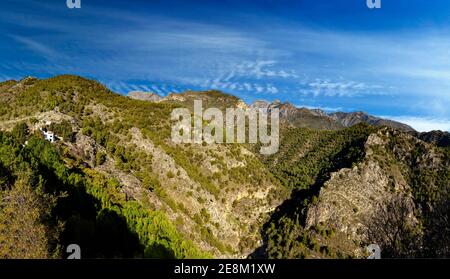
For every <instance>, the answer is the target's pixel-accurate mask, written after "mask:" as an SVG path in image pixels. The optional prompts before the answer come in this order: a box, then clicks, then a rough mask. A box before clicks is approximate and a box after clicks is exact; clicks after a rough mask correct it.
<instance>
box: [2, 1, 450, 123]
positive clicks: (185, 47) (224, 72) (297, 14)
mask: <svg viewBox="0 0 450 279" xmlns="http://www.w3.org/2000/svg"><path fill="white" fill-rule="evenodd" d="M81 4H82V8H81V9H68V8H67V7H66V0H47V1H33V0H28V1H25V0H2V3H1V5H2V8H1V9H0V61H1V63H0V80H6V79H20V78H21V77H23V76H29V75H32V76H37V77H41V78H44V77H49V76H53V75H57V74H65V73H69V74H77V75H82V76H85V77H88V78H93V79H96V80H98V81H100V82H102V83H104V84H105V85H107V86H108V87H109V88H111V89H112V90H114V91H116V92H119V93H123V94H124V93H127V92H128V91H132V90H141V91H152V92H156V93H158V94H161V95H166V94H168V93H169V92H181V91H184V90H187V89H192V90H204V89H219V90H222V91H224V92H228V93H232V94H234V95H237V96H239V97H241V98H243V99H244V100H245V101H246V102H252V101H254V100H257V99H265V100H269V101H270V100H275V99H280V100H282V101H289V102H291V103H293V104H295V105H298V106H305V107H311V108H313V107H314V108H316V107H319V108H322V109H325V110H327V111H329V112H332V111H338V110H339V111H360V110H362V111H366V112H369V113H371V114H373V115H377V116H384V117H390V118H393V119H396V120H400V121H403V122H406V123H408V124H410V125H412V126H413V127H414V128H416V129H418V130H421V131H424V130H433V129H441V130H447V131H449V130H450V109H449V106H450V2H448V1H447V0H434V1H425V0H382V8H381V9H374V10H370V9H368V8H367V6H366V0H334V1H330V0H295V1H282V0H261V1H257V0H251V1H250V0H240V1H231V0H221V1H212V0H210V1H189V0H183V1H172V0H158V1H156V0H147V1H144V0H134V1H116V0H115V1H111V0H110V1H106V0H81Z"/></svg>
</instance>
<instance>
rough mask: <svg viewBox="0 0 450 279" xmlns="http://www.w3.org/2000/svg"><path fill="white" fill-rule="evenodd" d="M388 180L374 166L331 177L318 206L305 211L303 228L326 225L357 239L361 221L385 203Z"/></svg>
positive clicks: (323, 189)
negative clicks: (304, 225)
mask: <svg viewBox="0 0 450 279" xmlns="http://www.w3.org/2000/svg"><path fill="white" fill-rule="evenodd" d="M388 182H389V178H388V176H387V175H386V173H385V172H384V171H383V170H382V169H381V167H380V166H379V165H378V164H377V163H375V162H365V163H362V164H360V165H358V166H355V167H354V168H352V169H342V170H340V171H339V172H337V173H333V174H332V177H331V179H330V180H329V181H327V182H326V183H325V185H324V186H323V187H322V189H321V191H320V195H319V199H318V203H317V204H315V205H313V206H311V208H309V210H308V214H307V219H306V228H307V229H308V228H310V227H311V226H313V225H318V224H321V223H322V224H327V225H329V226H332V227H334V228H336V229H337V230H339V231H341V232H343V233H345V234H348V235H350V236H351V237H352V238H353V239H356V238H358V233H357V232H358V229H360V228H361V227H362V226H363V222H364V221H365V220H364V219H365V218H366V217H367V216H369V215H370V214H372V213H373V212H374V211H375V210H377V208H378V207H379V206H380V205H382V204H383V203H384V201H386V200H388V198H389V197H390V196H391V195H392V193H390V192H389V190H388Z"/></svg>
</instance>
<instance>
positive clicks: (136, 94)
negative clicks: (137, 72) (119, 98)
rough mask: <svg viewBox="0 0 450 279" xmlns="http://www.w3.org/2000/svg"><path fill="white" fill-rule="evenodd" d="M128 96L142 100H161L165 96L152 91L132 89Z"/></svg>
mask: <svg viewBox="0 0 450 279" xmlns="http://www.w3.org/2000/svg"><path fill="white" fill-rule="evenodd" d="M128 97H130V98H132V99H136V100H141V101H149V102H159V101H161V100H162V99H163V98H162V97H161V96H159V95H158V94H155V93H151V92H141V91H132V92H130V93H128Z"/></svg>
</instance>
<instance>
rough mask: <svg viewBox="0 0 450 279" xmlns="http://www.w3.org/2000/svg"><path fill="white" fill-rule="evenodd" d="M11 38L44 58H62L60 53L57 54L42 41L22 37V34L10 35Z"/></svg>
mask: <svg viewBox="0 0 450 279" xmlns="http://www.w3.org/2000/svg"><path fill="white" fill-rule="evenodd" d="M10 37H11V38H13V39H14V40H16V41H18V42H20V43H21V44H23V45H24V46H25V47H27V48H28V49H29V50H31V51H34V52H36V53H38V54H40V55H42V56H43V57H44V58H46V59H48V60H53V59H56V58H59V59H60V58H62V55H61V54H59V53H58V52H57V51H56V50H54V49H52V48H51V47H49V46H47V45H45V44H44V43H41V42H39V41H37V40H34V39H31V38H28V37H23V36H17V35H10Z"/></svg>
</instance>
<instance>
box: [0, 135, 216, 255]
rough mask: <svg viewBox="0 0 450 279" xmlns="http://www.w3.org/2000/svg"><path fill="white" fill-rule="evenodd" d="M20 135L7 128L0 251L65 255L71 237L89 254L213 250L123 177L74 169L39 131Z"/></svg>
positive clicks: (1, 157) (0, 145)
mask: <svg viewBox="0 0 450 279" xmlns="http://www.w3.org/2000/svg"><path fill="white" fill-rule="evenodd" d="M19 136H20V134H19ZM18 140H20V137H19V138H15V137H14V136H13V135H11V134H7V133H0V166H1V168H0V169H1V172H0V174H1V177H0V181H1V184H0V188H1V195H0V197H1V200H2V203H1V206H0V231H1V234H0V235H1V237H0V257H2V258H47V257H61V256H62V255H63V249H64V247H66V246H67V245H68V244H70V243H77V244H79V245H80V246H81V247H82V251H83V257H86V258H89V257H154V258H200V257H208V254H206V253H202V252H199V250H198V249H197V248H196V247H195V245H194V244H193V243H192V242H191V241H189V240H185V239H183V237H182V236H181V235H180V233H178V232H177V230H176V229H175V226H174V225H172V224H171V222H170V221H169V220H167V218H166V217H165V216H164V214H162V213H161V212H158V211H149V210H148V209H145V208H143V207H142V206H141V205H139V204H138V203H136V202H132V201H127V199H126V197H125V196H124V195H123V194H122V193H121V192H120V191H119V190H120V189H119V187H120V184H119V183H118V182H117V181H116V180H114V179H107V178H106V177H104V176H103V175H101V174H98V173H96V172H95V171H91V170H89V169H86V170H82V169H68V168H67V167H66V166H65V165H64V163H63V162H62V160H61V157H60V155H59V153H58V151H57V150H56V149H55V147H54V146H52V145H51V144H50V143H48V142H46V141H44V140H42V139H39V138H38V137H35V136H31V137H30V138H29V139H28V144H27V145H26V146H22V145H21V144H20V143H19V142H18ZM17 234H19V235H21V237H16V236H17Z"/></svg>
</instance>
